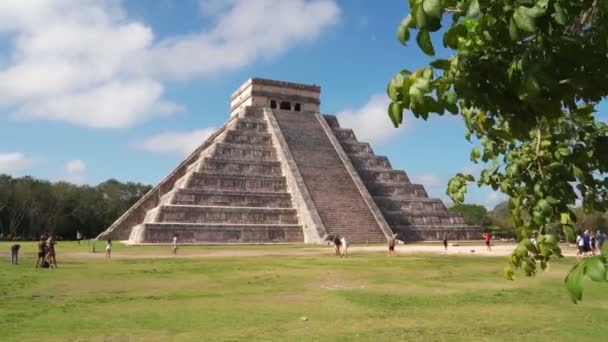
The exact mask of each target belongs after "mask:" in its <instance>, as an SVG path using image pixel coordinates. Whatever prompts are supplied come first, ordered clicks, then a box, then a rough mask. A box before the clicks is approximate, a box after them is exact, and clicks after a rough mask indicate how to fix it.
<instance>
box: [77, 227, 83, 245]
mask: <svg viewBox="0 0 608 342" xmlns="http://www.w3.org/2000/svg"><path fill="white" fill-rule="evenodd" d="M80 240H82V234H81V233H80V230H77V231H76V241H78V244H79V245H80Z"/></svg>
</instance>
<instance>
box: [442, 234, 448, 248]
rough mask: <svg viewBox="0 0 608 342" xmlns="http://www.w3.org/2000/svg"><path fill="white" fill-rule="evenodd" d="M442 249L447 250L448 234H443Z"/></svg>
mask: <svg viewBox="0 0 608 342" xmlns="http://www.w3.org/2000/svg"><path fill="white" fill-rule="evenodd" d="M443 249H444V250H446V251H447V250H448V234H443Z"/></svg>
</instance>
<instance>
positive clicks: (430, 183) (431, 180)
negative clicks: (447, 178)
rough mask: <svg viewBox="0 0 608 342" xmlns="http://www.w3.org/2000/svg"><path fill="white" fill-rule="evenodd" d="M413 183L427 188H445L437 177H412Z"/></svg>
mask: <svg viewBox="0 0 608 342" xmlns="http://www.w3.org/2000/svg"><path fill="white" fill-rule="evenodd" d="M411 181H412V183H414V184H422V185H424V186H425V187H435V186H443V185H445V184H443V183H442V181H441V179H440V178H439V177H437V176H435V175H419V176H412V177H411Z"/></svg>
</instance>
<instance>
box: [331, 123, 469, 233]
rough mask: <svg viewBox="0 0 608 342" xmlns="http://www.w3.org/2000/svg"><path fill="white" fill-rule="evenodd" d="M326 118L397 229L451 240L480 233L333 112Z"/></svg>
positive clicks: (379, 205)
mask: <svg viewBox="0 0 608 342" xmlns="http://www.w3.org/2000/svg"><path fill="white" fill-rule="evenodd" d="M324 117H325V120H326V121H327V123H328V124H329V126H330V127H331V129H332V131H333V133H334V135H335V136H336V137H337V138H338V141H339V142H340V145H341V146H342V148H343V149H344V151H345V152H346V154H347V155H348V157H349V159H350V160H351V162H352V164H353V166H354V167H355V169H356V170H357V172H358V173H359V175H360V177H361V179H363V181H364V183H365V186H366V187H367V189H368V191H369V193H370V194H371V195H372V197H373V198H374V201H375V202H376V205H377V206H378V208H379V209H380V211H381V212H382V214H383V216H384V218H385V219H386V221H387V222H388V224H389V225H390V227H391V230H392V231H393V232H395V233H398V234H399V236H400V237H401V238H403V239H405V240H408V241H415V240H440V239H443V236H444V234H445V235H446V236H447V237H448V239H463V238H465V239H469V238H477V237H478V236H479V232H480V230H479V228H478V227H472V226H469V225H466V224H465V222H464V218H463V217H462V215H460V214H458V213H453V212H450V211H448V210H447V209H446V207H445V206H444V205H443V203H442V202H441V200H439V199H434V198H429V196H428V194H427V193H426V191H425V190H424V187H423V186H422V185H421V184H413V183H411V182H410V180H409V178H408V176H407V175H406V173H405V171H402V170H395V169H393V168H392V167H391V164H390V162H389V160H388V158H387V157H385V156H377V155H375V154H374V151H373V150H372V148H371V146H370V145H369V144H368V143H365V142H359V141H358V140H357V138H356V136H355V133H354V132H353V130H352V129H347V128H342V127H340V124H339V123H338V120H337V118H336V117H335V116H333V115H324Z"/></svg>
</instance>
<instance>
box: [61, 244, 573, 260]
mask: <svg viewBox="0 0 608 342" xmlns="http://www.w3.org/2000/svg"><path fill="white" fill-rule="evenodd" d="M514 247H515V245H514V244H500V245H496V246H492V251H488V250H487V249H486V247H485V246H484V245H482V244H479V245H466V246H449V247H448V250H447V251H446V250H444V248H443V246H440V245H423V244H414V245H398V246H396V253H397V254H398V255H406V254H415V253H427V254H443V255H474V256H487V257H496V256H506V255H508V254H510V253H511V252H512V251H513V248H514ZM136 248H137V247H133V249H131V250H129V251H126V252H124V251H123V252H120V251H117V252H112V258H113V259H142V258H173V257H174V256H173V254H171V247H170V246H167V251H166V252H163V251H160V250H152V251H150V250H141V251H137V250H136ZM348 251H349V254H359V253H378V252H387V249H386V247H385V246H357V245H355V246H351V247H350V248H349V250H348ZM332 253H333V247H322V246H319V247H316V246H315V247H310V248H300V247H298V248H289V247H287V246H286V247H285V248H280V249H275V248H273V249H259V248H256V249H247V246H235V247H234V248H233V249H222V250H196V248H189V247H188V246H184V247H182V248H180V250H179V253H178V257H180V258H225V257H256V256H273V255H276V256H306V255H319V254H329V255H331V254H332ZM563 254H564V256H575V250H574V249H573V248H570V247H563ZM62 255H63V256H65V257H73V258H94V259H101V258H103V257H104V253H103V252H100V253H95V254H93V253H84V252H65V253H62Z"/></svg>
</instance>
